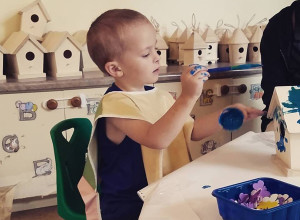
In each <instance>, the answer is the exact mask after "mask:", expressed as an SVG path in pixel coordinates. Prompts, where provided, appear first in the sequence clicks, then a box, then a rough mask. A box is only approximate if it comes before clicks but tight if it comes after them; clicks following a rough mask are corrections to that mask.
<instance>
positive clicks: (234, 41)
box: [228, 28, 249, 63]
mask: <svg viewBox="0 0 300 220" xmlns="http://www.w3.org/2000/svg"><path fill="white" fill-rule="evenodd" d="M248 43H249V40H248V39H247V37H246V36H245V34H244V33H243V31H242V30H241V29H240V28H237V29H235V30H234V32H233V34H232V37H231V39H230V41H229V43H228V44H229V62H230V63H245V62H246V58H247V50H248Z"/></svg>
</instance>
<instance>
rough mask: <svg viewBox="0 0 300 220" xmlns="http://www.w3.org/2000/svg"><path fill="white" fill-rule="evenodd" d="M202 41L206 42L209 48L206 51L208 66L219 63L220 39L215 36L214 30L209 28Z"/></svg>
mask: <svg viewBox="0 0 300 220" xmlns="http://www.w3.org/2000/svg"><path fill="white" fill-rule="evenodd" d="M202 39H203V40H204V41H205V42H206V44H207V46H208V48H207V50H206V60H207V63H208V64H212V63H216V62H217V61H218V59H219V58H218V43H219V41H220V39H219V37H218V36H217V35H216V34H215V32H214V31H213V29H211V28H210V27H208V28H207V29H206V30H205V32H204V33H203V35H202Z"/></svg>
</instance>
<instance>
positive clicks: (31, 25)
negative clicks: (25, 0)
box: [20, 0, 51, 40]
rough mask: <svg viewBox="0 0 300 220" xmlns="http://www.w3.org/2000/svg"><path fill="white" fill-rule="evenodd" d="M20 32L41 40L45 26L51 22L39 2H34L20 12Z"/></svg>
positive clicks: (38, 0) (39, 0)
mask: <svg viewBox="0 0 300 220" xmlns="http://www.w3.org/2000/svg"><path fill="white" fill-rule="evenodd" d="M20 14H21V28H20V30H21V31H24V32H26V33H28V34H32V35H33V36H35V37H36V38H37V39H38V40H42V36H43V34H44V31H45V28H46V24H47V23H48V22H49V21H50V20H51V19H50V16H49V14H48V12H47V10H46V9H45V7H44V5H43V3H42V1H41V0H37V1H34V2H33V3H31V4H30V5H28V6H27V7H25V8H24V9H22V10H21V11H20Z"/></svg>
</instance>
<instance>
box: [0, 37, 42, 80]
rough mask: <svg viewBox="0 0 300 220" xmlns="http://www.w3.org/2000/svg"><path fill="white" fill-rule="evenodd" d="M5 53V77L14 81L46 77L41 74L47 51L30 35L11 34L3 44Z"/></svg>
mask: <svg viewBox="0 0 300 220" xmlns="http://www.w3.org/2000/svg"><path fill="white" fill-rule="evenodd" d="M3 47H4V48H5V49H6V51H7V55H6V57H7V70H5V71H6V76H7V77H8V78H15V79H27V78H36V77H46V74H45V73H44V72H43V67H44V54H45V53H46V52H47V50H46V49H45V48H44V47H43V46H42V45H41V44H40V43H39V42H38V41H37V40H36V38H35V37H34V36H32V35H31V34H27V33H25V32H23V31H18V32H13V33H12V34H11V35H10V36H9V37H8V39H7V40H6V41H5V42H4V44H3Z"/></svg>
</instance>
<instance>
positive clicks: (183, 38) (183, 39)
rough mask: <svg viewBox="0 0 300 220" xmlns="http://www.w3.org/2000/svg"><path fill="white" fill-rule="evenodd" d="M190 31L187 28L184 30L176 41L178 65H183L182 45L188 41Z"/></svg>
mask: <svg viewBox="0 0 300 220" xmlns="http://www.w3.org/2000/svg"><path fill="white" fill-rule="evenodd" d="M191 34H192V33H191V31H190V29H188V28H187V27H186V28H185V30H184V31H183V32H182V34H181V36H180V37H179V39H178V48H179V56H178V63H179V65H182V64H183V63H184V61H183V60H184V58H183V56H184V55H183V54H184V51H183V48H182V47H183V45H184V44H185V42H186V41H187V39H189V37H190V36H191Z"/></svg>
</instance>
